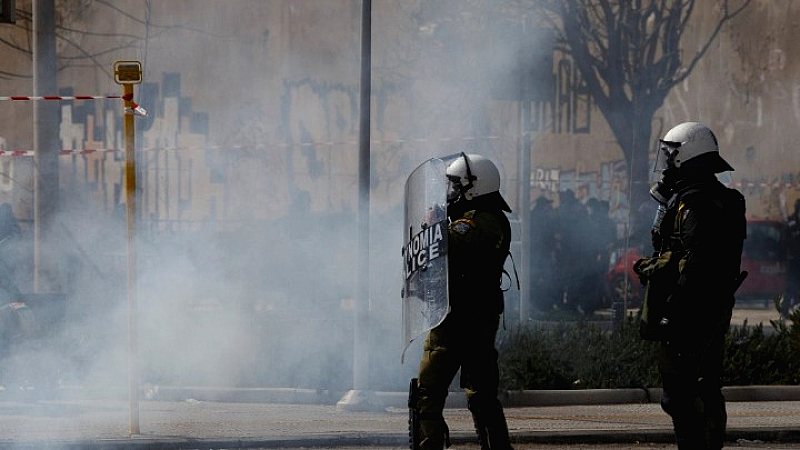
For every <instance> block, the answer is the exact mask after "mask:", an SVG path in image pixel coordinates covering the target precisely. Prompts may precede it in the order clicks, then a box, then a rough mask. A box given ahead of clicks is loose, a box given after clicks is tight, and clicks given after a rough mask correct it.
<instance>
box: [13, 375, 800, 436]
mask: <svg viewBox="0 0 800 450" xmlns="http://www.w3.org/2000/svg"><path fill="white" fill-rule="evenodd" d="M165 391H167V392H170V391H169V390H168V389H166V388H165V389H163V390H162V389H159V392H158V394H159V395H163V394H164V392H165ZM213 391H214V392H213V396H215V397H216V401H209V400H207V399H202V398H195V397H202V395H194V396H186V397H185V398H183V399H179V398H177V392H178V390H177V389H173V390H172V391H171V393H170V395H174V396H175V398H172V399H169V400H167V399H163V398H162V399H154V400H143V401H141V402H140V403H139V416H138V417H139V433H138V434H136V435H134V436H131V435H130V428H129V427H130V413H129V408H128V402H127V401H122V400H115V401H109V400H101V399H94V400H88V399H78V398H77V395H72V396H69V395H64V396H62V397H63V398H62V399H60V400H34V399H32V398H29V399H27V400H26V399H23V398H21V397H20V396H18V398H17V399H12V398H10V396H9V395H6V394H8V392H4V393H2V394H0V449H11V448H13V449H34V448H35V449H43V448H44V449H48V448H59V449H77V448H92V449H106V448H107V449H112V448H113V449H144V448H161V449H166V448H183V449H187V448H196V449H212V448H214V449H219V448H258V447H261V448H288V447H293V448H298V447H342V446H391V447H405V446H406V444H407V439H408V437H407V420H408V411H407V409H406V407H405V395H404V394H401V393H374V394H371V397H372V403H373V406H374V407H372V408H365V409H369V410H368V411H352V410H349V408H342V407H341V405H340V407H338V408H337V405H336V403H335V402H319V403H316V404H314V403H311V402H303V401H295V402H283V403H280V402H277V403H276V402H269V403H260V402H242V401H238V402H223V401H219V400H220V399H221V398H222V395H223V391H225V390H221V389H220V390H213ZM227 391H228V394H231V395H230V399H233V400H236V399H237V398H236V397H237V396H244V394H245V392H244V391H252V390H227ZM258 391H259V392H260V396H261V398H260V400H264V398H265V397H266V396H267V393H268V392H269V391H271V392H272V395H274V396H275V397H286V396H289V395H290V394H291V395H294V397H295V398H294V399H295V400H298V399H300V400H303V399H305V397H308V398H311V397H312V393H313V392H315V391H303V390H258ZM290 391H294V392H293V393H292V392H290ZM203 392H204V391H203V390H200V389H196V390H194V391H193V392H189V391H186V393H193V394H202V393H203ZM208 393H209V392H207V391H206V394H208ZM234 394H235V395H234ZM251 394H253V395H254V397H258V395H255V393H254V392H251ZM515 394H516V395H517V399H516V400H511V399H512V397H513V396H512V395H510V396H506V398H505V399H506V400H508V401H510V402H511V404H509V402H508V401H507V402H506V415H507V420H508V425H509V430H510V432H511V435H512V439H513V440H514V441H516V442H529V443H607V442H616V443H628V442H636V441H638V442H667V443H668V442H672V440H673V437H672V429H671V423H670V421H669V418H668V417H667V415H666V414H665V413H664V412H662V411H661V408H660V406H659V404H658V403H656V402H652V401H651V402H640V401H633V400H638V399H632V398H631V395H632V393H631V392H628V391H617V390H608V391H568V392H559V391H553V392H550V391H548V392H544V391H527V392H526V393H515ZM523 394H524V395H523ZM159 395H156V396H155V397H158V396H159ZM320 395H321V396H323V397H326V398H328V397H333V395H332V394H330V393H325V392H324V391H319V392H318V393H317V398H319V396H320ZM537 395H538V396H539V397H538V398H540V399H545V401H544V402H542V403H539V404H527V405H522V400H521V399H523V398H524V399H526V401H528V402H529V403H534V399H535V398H536V397H537ZM581 395H583V398H582V399H581V398H580V396H581ZM615 395H617V397H616V400H615ZM737 395H738V396H742V397H748V398H749V400H756V401H741V400H742V398H738V399H737V398H736V396H737ZM208 396H209V397H210V396H211V395H208ZM726 396H728V397H729V398H730V399H731V400H737V401H731V402H729V403H728V415H729V433H728V437H729V439H730V440H732V441H735V440H737V439H748V440H751V441H752V440H761V441H774V442H800V388H798V387H749V388H737V389H731V388H729V389H727V390H726ZM773 396H778V397H780V398H786V399H787V400H778V399H776V398H772V397H773ZM301 397H302V398H301ZM451 397H453V403H458V400H457V398H459V397H463V395H462V394H461V393H453V395H451ZM559 397H560V398H559ZM251 398H252V397H251ZM238 400H241V398H239V399H238ZM337 400H338V399H337ZM580 400H582V401H580ZM380 401H382V402H383V403H384V404H383V405H379V406H378V405H375V404H376V403H379V402H380ZM398 401H400V402H401V404H399V405H398V404H397V402H398ZM514 403H516V404H514ZM445 419H446V420H447V422H448V425H449V427H450V430H451V436H452V438H453V441H454V443H456V444H458V443H464V442H474V441H475V434H474V431H473V429H472V419H471V416H470V414H469V412H468V411H467V410H466V409H465V408H464V407H463V406H462V405H458V404H455V405H450V406H449V407H448V408H447V409H446V410H445Z"/></svg>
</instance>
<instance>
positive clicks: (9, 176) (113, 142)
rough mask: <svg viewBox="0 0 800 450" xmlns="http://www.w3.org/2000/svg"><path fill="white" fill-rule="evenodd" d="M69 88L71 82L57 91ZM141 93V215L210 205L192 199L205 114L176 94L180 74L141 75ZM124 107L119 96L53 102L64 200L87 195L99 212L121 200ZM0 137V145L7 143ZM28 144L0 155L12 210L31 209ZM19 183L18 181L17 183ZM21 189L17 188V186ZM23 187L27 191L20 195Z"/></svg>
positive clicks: (175, 215) (182, 214)
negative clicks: (153, 79)
mask: <svg viewBox="0 0 800 450" xmlns="http://www.w3.org/2000/svg"><path fill="white" fill-rule="evenodd" d="M59 94H60V95H62V96H69V95H74V93H73V92H72V89H70V88H66V89H62V90H61V91H60V92H59ZM138 97H139V101H138V103H140V104H141V105H142V106H144V107H145V108H146V109H147V110H148V115H147V116H146V117H137V121H136V125H135V126H136V147H137V150H138V153H137V159H136V164H137V168H138V169H139V173H140V174H141V175H140V176H141V179H139V180H137V181H138V183H139V186H140V187H141V189H142V193H143V194H142V205H141V210H140V212H141V217H142V219H143V220H151V221H156V222H162V221H166V222H169V221H175V220H189V221H191V220H195V219H197V218H198V217H201V216H205V215H207V211H208V210H209V209H213V208H214V206H213V205H210V204H200V203H199V202H196V201H195V198H194V197H193V191H194V190H195V188H196V187H200V186H202V185H203V184H208V183H210V181H209V180H210V176H209V175H208V173H207V170H206V169H205V166H206V164H204V159H205V154H204V152H203V151H201V150H202V149H204V148H205V147H206V139H207V135H208V116H207V114H205V113H201V112H196V111H193V110H192V106H191V98H189V97H185V96H182V95H181V91H180V74H178V73H165V74H163V77H162V81H161V82H160V83H145V84H143V85H142V87H141V91H140V92H139V95H138ZM123 132H124V129H123V108H122V104H121V102H120V101H119V100H112V99H105V100H98V101H82V102H64V103H62V104H60V107H59V130H58V137H59V144H60V146H61V148H60V150H61V153H62V156H61V157H60V159H59V173H60V176H59V179H60V184H61V189H62V191H63V192H65V193H66V194H67V195H66V198H64V199H63V200H64V201H66V202H75V201H79V200H76V199H83V200H88V199H92V200H93V201H94V203H95V204H96V205H100V206H99V207H100V209H101V210H103V211H105V212H109V213H110V212H114V211H116V210H118V209H119V208H120V206H121V204H122V202H124V195H123V194H122V190H123V183H124V167H123V159H124V158H123V149H124V147H125V142H124V138H123ZM6 147H8V145H7V143H6V142H5V140H4V139H2V138H0V150H4V151H7V150H17V149H8V148H6ZM32 153H33V152H32V151H24V150H22V151H14V152H10V153H7V155H10V156H4V157H2V158H0V172H2V176H0V180H2V181H0V194H2V195H5V196H6V197H7V198H8V199H9V200H11V199H12V198H13V201H14V203H15V204H16V205H23V206H19V207H18V211H17V214H18V215H19V216H21V217H30V214H31V206H32V204H33V200H32V195H33V191H32V189H31V188H30V186H32V184H31V183H32V177H31V174H32V170H31V168H32V164H33V162H32V160H33V157H32ZM15 187H21V189H15ZM21 193H22V194H21ZM20 195H27V196H29V197H31V198H27V199H26V198H19V197H20Z"/></svg>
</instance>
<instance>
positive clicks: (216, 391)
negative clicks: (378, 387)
mask: <svg viewBox="0 0 800 450" xmlns="http://www.w3.org/2000/svg"><path fill="white" fill-rule="evenodd" d="M347 393H348V391H339V390H327V389H295V388H227V387H199V386H195V387H192V386H188V387H179V386H154V385H153V386H145V387H144V388H143V389H142V392H141V393H140V400H141V401H148V400H152V401H174V402H183V401H187V400H201V401H208V402H220V403H279V404H294V405H336V404H337V402H339V401H340V400H341V399H342V398H343V397H344V396H345V395H346V394H347ZM365 393H367V394H368V396H369V399H370V403H372V408H371V409H381V408H402V409H405V408H407V407H408V394H407V393H406V392H380V391H365ZM722 394H723V395H724V396H725V400H726V401H728V402H758V401H762V402H771V401H800V386H725V387H723V388H722ZM112 398H113V399H120V400H123V399H124V400H127V392H125V391H124V390H123V389H112V390H109V389H104V390H102V389H91V388H81V387H68V388H60V389H55V390H31V391H14V390H8V391H2V392H0V401H25V400H36V399H57V400H101V399H102V400H108V399H112ZM498 398H499V399H500V402H501V403H502V404H503V406H504V407H506V408H520V407H537V406H576V405H614V404H628V403H658V402H660V400H661V389H660V388H642V389H577V390H525V391H502V392H500V393H499V395H498ZM446 407H447V408H466V407H467V401H466V396H465V395H463V391H451V392H450V395H449V396H448V397H447V403H446Z"/></svg>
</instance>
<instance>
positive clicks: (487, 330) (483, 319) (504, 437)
mask: <svg viewBox="0 0 800 450" xmlns="http://www.w3.org/2000/svg"><path fill="white" fill-rule="evenodd" d="M498 323H499V315H498V314H474V313H473V314H461V313H458V312H451V313H450V314H449V315H448V316H447V318H445V320H444V322H442V323H441V324H440V325H439V326H438V327H436V328H434V329H432V330H431V331H430V333H429V334H428V338H427V339H426V340H425V344H424V347H423V353H422V359H421V361H420V365H419V377H418V379H419V401H418V403H417V407H418V409H419V412H420V417H421V420H420V437H421V441H420V446H421V448H422V449H423V450H441V449H442V448H443V447H444V433H445V423H444V419H443V418H442V412H443V410H444V405H445V399H446V398H447V394H448V388H449V387H450V384H451V382H452V381H453V378H454V377H455V376H456V374H457V373H458V370H459V368H460V369H461V380H460V381H461V383H460V385H461V387H462V388H464V390H465V391H466V395H467V401H468V404H469V409H470V411H471V412H472V416H473V419H474V421H475V425H476V430H477V431H478V435H479V437H480V439H481V445H482V447H484V448H492V449H496V450H501V449H508V448H510V445H509V439H508V428H507V426H506V420H505V416H504V414H503V408H502V406H501V405H500V402H499V401H498V400H497V389H498V383H499V371H498V367H497V350H496V349H495V347H494V341H495V336H496V335H497V327H498Z"/></svg>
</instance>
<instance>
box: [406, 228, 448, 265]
mask: <svg viewBox="0 0 800 450" xmlns="http://www.w3.org/2000/svg"><path fill="white" fill-rule="evenodd" d="M446 227H447V221H446V220H443V221H441V222H437V223H435V224H433V225H431V226H429V227H428V228H425V229H424V230H422V231H420V232H419V233H417V234H416V235H415V236H414V237H413V238H411V240H410V241H408V243H407V244H406V246H405V248H403V257H404V259H405V262H406V263H405V275H406V279H408V278H410V277H411V276H412V275H414V272H416V271H417V270H420V269H425V268H426V267H427V266H428V263H430V262H431V261H433V260H435V259H436V258H439V257H441V256H443V255H445V254H446V253H447V249H446V245H445V244H446V241H445V239H444V237H445V233H446V232H447V228H446Z"/></svg>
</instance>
